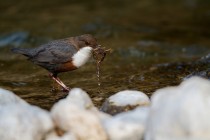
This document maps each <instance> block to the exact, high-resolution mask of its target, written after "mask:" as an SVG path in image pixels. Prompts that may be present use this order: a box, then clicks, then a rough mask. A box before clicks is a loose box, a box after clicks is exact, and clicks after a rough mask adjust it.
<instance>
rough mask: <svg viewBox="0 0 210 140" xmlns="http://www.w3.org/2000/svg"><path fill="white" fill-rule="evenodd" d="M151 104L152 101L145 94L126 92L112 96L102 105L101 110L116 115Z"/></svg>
mask: <svg viewBox="0 0 210 140" xmlns="http://www.w3.org/2000/svg"><path fill="white" fill-rule="evenodd" d="M149 104H150V100H149V98H148V96H147V95H146V94H144V93H143V92H141V91H135V90H124V91H120V92H118V93H116V94H114V95H112V96H110V97H109V98H108V99H107V100H106V101H105V102H104V104H103V105H102V107H101V110H102V111H104V112H107V113H109V114H112V115H115V114H117V113H120V112H123V111H127V110H129V109H133V108H135V107H137V106H147V105H149Z"/></svg>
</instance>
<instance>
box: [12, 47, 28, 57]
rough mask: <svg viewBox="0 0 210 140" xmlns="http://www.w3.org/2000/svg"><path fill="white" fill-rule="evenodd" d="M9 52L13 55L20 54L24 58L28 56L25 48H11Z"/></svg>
mask: <svg viewBox="0 0 210 140" xmlns="http://www.w3.org/2000/svg"><path fill="white" fill-rule="evenodd" d="M11 51H12V52H13V53H19V54H22V55H25V56H30V53H29V51H28V49H26V48H12V49H11Z"/></svg>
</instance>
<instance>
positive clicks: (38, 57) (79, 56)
mask: <svg viewBox="0 0 210 140" xmlns="http://www.w3.org/2000/svg"><path fill="white" fill-rule="evenodd" d="M100 46H101V45H99V44H98V43H97V40H96V38H94V37H93V36H92V35H91V34H83V35H80V36H75V37H68V38H64V39H58V40H53V41H50V42H48V43H46V44H43V45H40V46H38V47H37V48H12V49H11V51H12V52H13V53H17V54H22V55H24V56H26V57H27V58H28V60H29V61H31V62H33V63H34V64H36V65H38V66H41V67H43V68H44V69H46V70H48V71H49V76H50V77H51V78H52V79H53V80H55V81H56V82H57V83H58V84H59V85H60V86H61V87H62V88H63V91H70V88H69V87H67V86H66V85H65V84H64V83H63V82H62V81H61V80H60V79H59V78H58V74H59V73H62V72H68V71H73V70H76V69H78V68H80V67H81V66H83V65H84V64H85V63H86V62H87V61H88V60H89V58H90V57H91V53H92V55H93V57H94V59H97V58H98V59H100V61H103V59H104V57H105V55H106V51H105V50H104V49H103V48H101V47H100Z"/></svg>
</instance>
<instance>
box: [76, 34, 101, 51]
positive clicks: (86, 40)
mask: <svg viewBox="0 0 210 140" xmlns="http://www.w3.org/2000/svg"><path fill="white" fill-rule="evenodd" d="M76 39H77V40H78V41H79V42H80V47H85V46H89V47H92V48H93V49H95V48H97V47H98V46H99V45H98V43H97V40H96V38H94V37H93V36H92V35H91V34H84V35H81V36H78V37H76Z"/></svg>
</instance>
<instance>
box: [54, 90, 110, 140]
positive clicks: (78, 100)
mask: <svg viewBox="0 0 210 140" xmlns="http://www.w3.org/2000/svg"><path fill="white" fill-rule="evenodd" d="M51 114H52V118H53V120H54V122H55V124H56V126H57V127H58V128H60V129H61V130H64V131H66V132H67V133H68V132H71V133H72V134H73V135H75V137H76V138H77V139H80V140H99V139H100V140H106V139H107V136H106V133H105V131H104V129H103V128H102V124H101V122H100V117H99V113H98V111H97V109H96V108H95V107H94V106H93V103H92V101H91V99H90V97H89V96H88V95H87V93H86V92H85V91H83V90H81V89H78V88H75V89H72V90H71V91H70V93H69V95H68V96H67V98H66V99H63V100H60V101H59V102H58V103H56V104H55V105H54V106H53V108H52V111H51Z"/></svg>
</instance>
